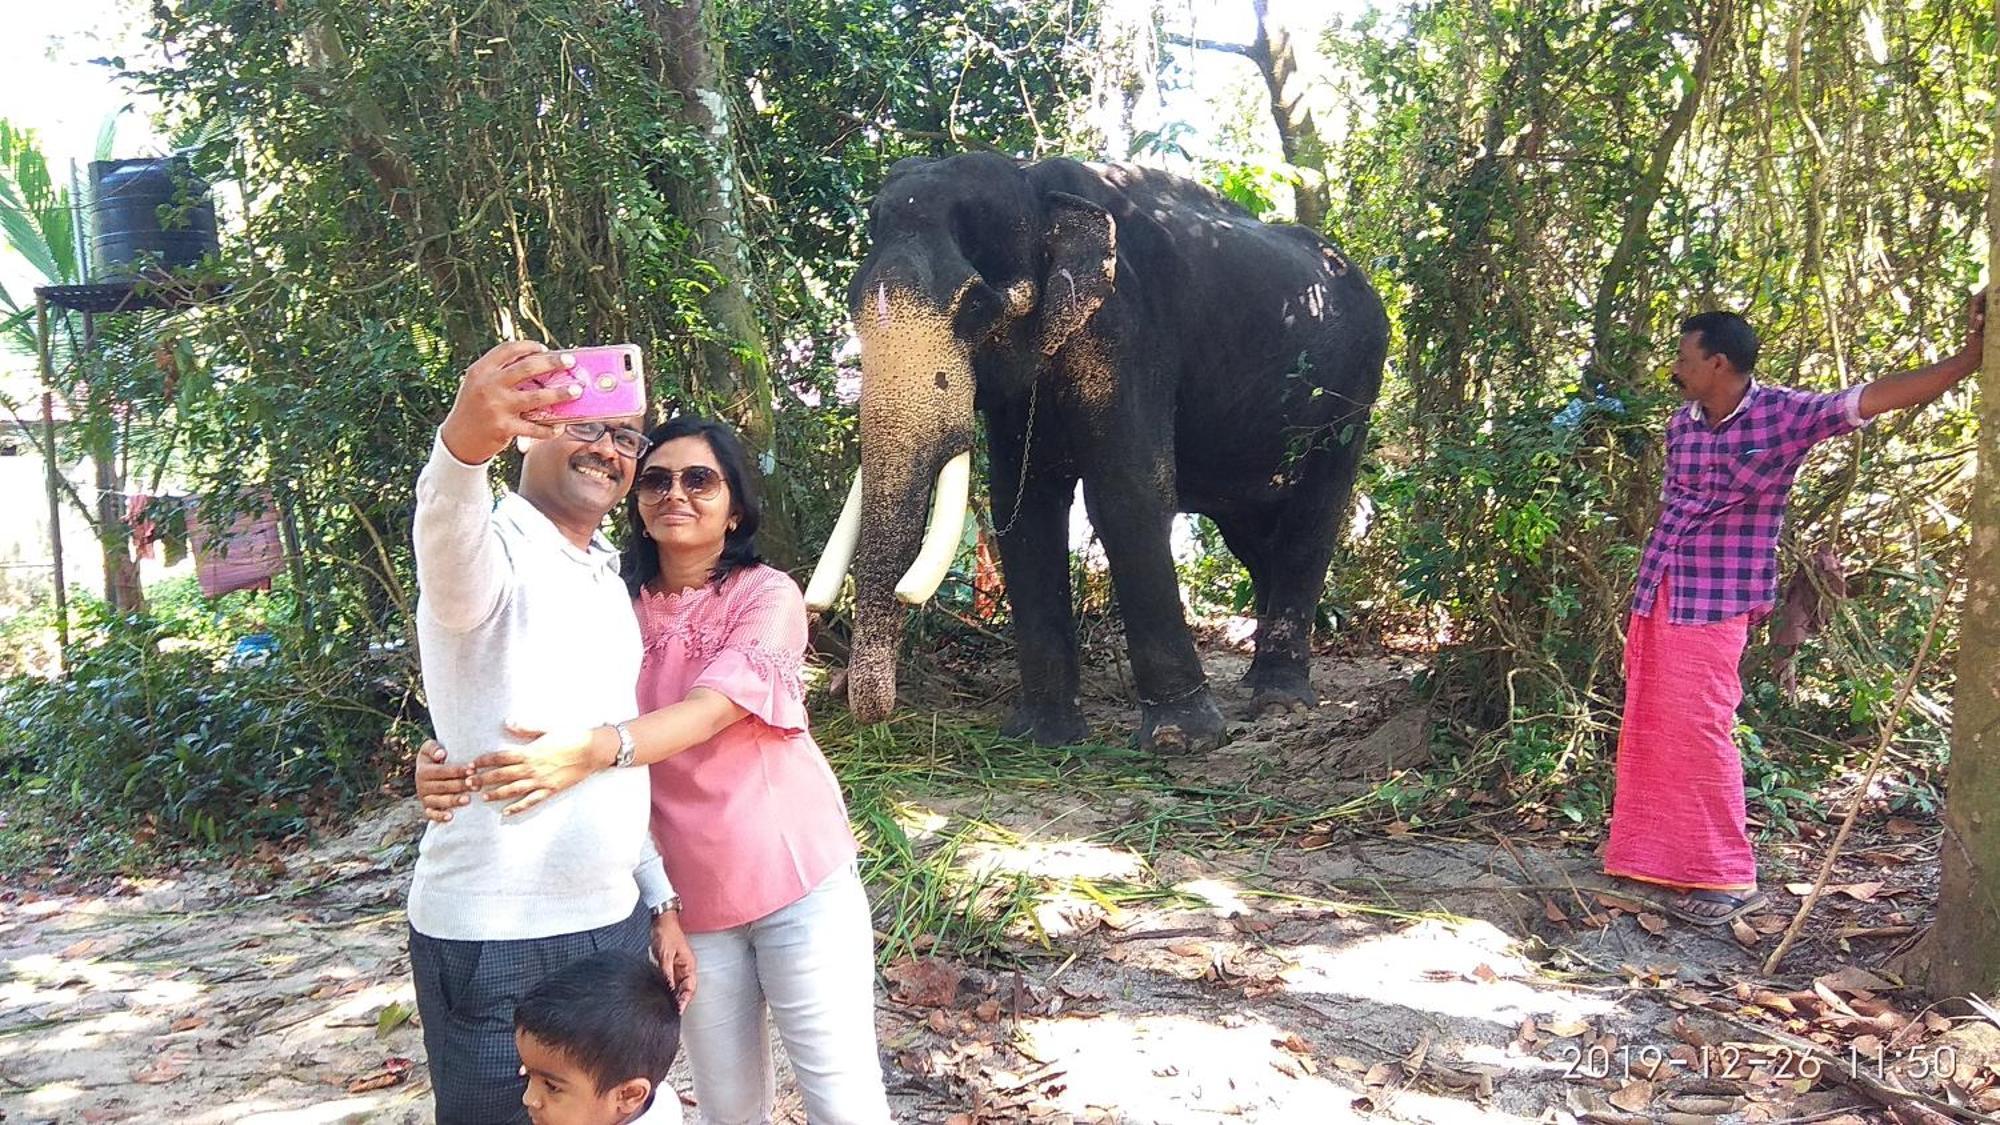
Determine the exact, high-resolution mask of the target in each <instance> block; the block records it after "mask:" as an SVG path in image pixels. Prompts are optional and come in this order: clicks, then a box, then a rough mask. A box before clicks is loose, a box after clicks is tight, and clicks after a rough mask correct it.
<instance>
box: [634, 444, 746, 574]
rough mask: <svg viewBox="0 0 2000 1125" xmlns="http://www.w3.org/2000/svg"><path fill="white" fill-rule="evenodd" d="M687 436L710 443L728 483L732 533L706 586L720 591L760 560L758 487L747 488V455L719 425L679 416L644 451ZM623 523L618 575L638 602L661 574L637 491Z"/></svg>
mask: <svg viewBox="0 0 2000 1125" xmlns="http://www.w3.org/2000/svg"><path fill="white" fill-rule="evenodd" d="M685 437H698V438H701V439H702V440H704V441H706V442H708V448H709V451H710V452H712V453H714V454H715V463H716V464H717V465H719V466H721V467H722V477H723V479H724V480H726V481H728V482H729V511H730V514H731V515H733V516H735V517H736V528H735V530H733V531H731V532H729V534H727V535H725V536H724V537H723V539H722V558H720V559H718V560H717V561H716V564H715V569H714V570H713V571H710V572H709V575H708V580H709V582H710V583H712V584H713V585H716V586H720V585H722V583H723V582H724V581H725V580H727V579H728V577H729V576H730V575H732V574H735V573H736V572H737V571H739V570H745V569H748V568H749V567H753V566H756V565H757V564H759V563H761V562H763V561H764V558H763V556H761V555H759V554H758V553H757V525H758V524H759V523H761V522H762V520H763V506H762V505H760V504H758V503H757V488H756V486H755V485H754V484H752V483H751V479H750V457H749V454H747V453H745V452H744V450H743V442H742V441H741V440H740V439H738V438H737V436H736V431H734V430H732V429H730V428H729V427H728V426H726V425H724V424H722V423H721V422H716V421H712V420H710V419H708V418H699V417H696V416H694V415H692V414H677V415H675V416H674V417H672V418H669V419H667V420H666V421H664V422H662V423H660V424H659V425H657V426H654V427H653V428H652V429H651V430H648V431H647V432H646V440H647V441H649V442H651V443H652V444H651V445H650V446H648V447H647V448H648V452H649V454H650V451H651V450H654V449H658V448H659V447H660V446H663V445H665V444H667V443H668V442H670V441H675V440H678V439H680V438H685ZM639 463H640V464H641V465H644V464H645V458H643V457H642V458H640V460H639ZM635 475H636V474H635ZM625 524H626V526H625V550H624V553H623V557H622V558H621V559H620V562H619V566H618V573H619V576H620V577H622V578H624V579H625V588H626V589H627V590H629V591H631V593H632V596H633V597H635V598H636V597H638V596H639V591H640V590H641V589H643V588H645V586H646V584H647V583H649V582H651V581H652V580H653V579H655V578H657V577H659V574H660V545H659V544H657V543H655V542H653V541H652V540H651V539H650V538H648V537H647V536H646V521H645V520H644V519H643V518H642V517H641V516H640V515H639V490H638V489H637V488H634V489H633V490H632V491H631V492H629V493H627V494H626V496H625Z"/></svg>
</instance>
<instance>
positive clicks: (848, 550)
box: [806, 469, 861, 611]
mask: <svg viewBox="0 0 2000 1125" xmlns="http://www.w3.org/2000/svg"><path fill="white" fill-rule="evenodd" d="M860 538H861V470H859V469H856V470H855V471H854V485H853V487H851V488H849V489H848V490H847V503H845V504H843V505H841V507H840V519H839V520H837V521H835V523H834V525H833V534H831V535H829V536H827V537H826V550H824V551H822V552H820V556H819V564H818V565H817V566H815V567H813V573H812V581H810V582H808V583H806V608H807V609H810V610H814V611H819V610H828V609H832V608H833V603H835V602H837V601H839V600H840V588H841V586H842V584H844V583H845V582H846V581H847V568H848V567H849V566H851V565H853V563H854V546H855V543H856V542H857V541H858V540H859V539H860Z"/></svg>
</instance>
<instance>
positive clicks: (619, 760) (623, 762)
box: [611, 723, 638, 770]
mask: <svg viewBox="0 0 2000 1125" xmlns="http://www.w3.org/2000/svg"><path fill="white" fill-rule="evenodd" d="M611 729H612V730H613V731H616V732H617V734H618V756H617V757H616V758H613V759H612V760H611V764H612V765H613V766H614V767H616V768H618V769H621V770H622V769H624V768H625V767H626V766H629V765H631V764H632V755H633V753H634V752H636V751H637V750H638V746H637V745H636V744H634V743H633V741H632V731H631V729H630V728H628V727H627V726H626V725H625V724H624V723H613V724H611Z"/></svg>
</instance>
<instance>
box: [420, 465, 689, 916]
mask: <svg viewBox="0 0 2000 1125" xmlns="http://www.w3.org/2000/svg"><path fill="white" fill-rule="evenodd" d="M415 537H416V554H417V588H418V591H419V596H418V598H417V642H418V648H419V651H420V656H421V658H422V661H423V676H424V690H425V693H426V694H427V696H428V697H429V704H430V713H431V722H432V723H433V725H434V726H435V727H436V730H437V739H438V741H439V742H441V743H443V744H444V747H445V752H446V754H447V755H448V756H449V760H451V761H453V762H467V761H471V760H472V759H473V758H476V757H478V756H479V755H481V754H484V753H487V752H489V751H492V750H495V749H498V748H500V747H502V746H505V745H508V744H510V743H511V742H512V740H511V739H509V738H508V737H507V735H506V734H505V733H504V731H503V727H504V726H505V725H506V724H507V723H510V722H511V723H512V724H513V725H515V726H517V727H521V728H525V729H528V730H538V731H556V730H572V729H575V728H577V727H589V726H598V725H601V724H604V723H613V722H619V721H621V720H624V719H630V718H632V717H634V716H635V715H637V714H638V703H637V693H636V691H635V685H636V684H637V683H638V679H639V657H640V648H639V626H638V621H637V619H636V618H635V617H634V616H633V613H632V601H631V598H630V597H629V596H627V594H626V592H625V586H624V584H623V583H622V582H621V581H619V578H618V567H617V556H616V555H615V554H613V553H612V551H611V549H610V547H609V546H608V545H607V544H605V543H604V541H603V540H602V539H598V540H594V541H593V542H592V543H591V545H590V548H589V549H588V550H582V549H579V548H578V547H577V546H576V545H575V544H573V543H571V542H570V541H569V540H568V539H566V538H564V537H563V534H562V533H561V532H560V531H558V530H557V529H556V526H555V525H554V524H552V523H550V522H549V520H548V517H546V516H544V515H542V513H541V512H540V511H539V510H538V509H537V508H536V507H535V506H534V505H533V504H530V503H528V502H527V501H526V500H524V499H522V498H521V497H520V496H518V495H516V494H514V493H511V492H510V493H507V494H506V495H505V496H504V497H503V498H502V499H501V500H500V502H499V503H498V504H495V503H494V501H493V491H492V486H491V485H490V484H489V483H488V481H487V476H486V466H485V465H467V464H465V463H464V462H461V461H460V460H458V459H457V458H456V457H453V456H452V455H451V451H450V450H448V449H446V448H445V446H444V442H443V440H442V439H439V440H438V441H437V442H436V443H435V444H434V445H433V446H432V447H431V457H430V462H429V463H428V464H427V465H425V466H424V471H423V473H422V475H420V476H419V477H418V478H417V515H416V528H415ZM508 803H509V802H504V801H491V802H489V801H486V800H484V799H482V798H481V797H480V796H479V795H478V794H476V793H475V794H473V795H472V801H471V803H469V804H467V805H466V806H465V807H463V808H460V809H456V810H454V811H453V813H452V818H451V820H450V821H448V822H445V823H442V824H440V823H432V824H430V825H428V826H427V827H426V828H425V830H424V838H423V841H422V843H421V844H420V845H419V848H418V852H417V869H416V877H415V878H414V880H412V882H411V884H410V910H409V913H410V925H411V926H412V927H414V928H415V929H416V930H417V932H419V933H422V934H424V935H426V936H429V937H433V938H443V939H446V940H452V941H504V940H517V939H521V938H538V937H549V936H551V935H555V934H568V933H577V932H579V931H582V930H590V929H595V928H597V927H599V926H608V925H610V924H612V923H614V922H619V921H622V920H624V919H625V918H626V917H627V916H629V915H630V914H631V913H632V909H633V906H634V904H635V903H636V902H637V901H638V900H639V898H640V897H641V896H642V895H643V897H644V900H645V902H646V904H647V905H649V906H651V905H655V904H657V903H660V902H664V901H666V899H667V898H668V896H669V895H671V894H672V893H673V892H672V888H671V887H670V886H669V885H668V883H667V875H666V871H665V869H664V868H662V867H661V865H660V856H659V853H658V851H656V850H655V849H654V847H653V839H652V834H651V832H650V831H649V830H648V827H647V821H648V818H649V816H650V815H651V812H652V802H651V794H650V786H649V784H648V780H647V772H646V770H644V769H613V770H604V771H601V772H599V773H596V774H593V775H591V776H590V777H589V778H588V779H586V780H584V781H582V782H580V783H578V784H577V785H575V786H572V787H571V788H569V789H567V790H564V791H563V792H561V793H559V794H557V795H556V796H554V797H553V798H550V799H549V800H547V801H544V802H543V803H542V804H540V805H538V806H536V807H535V808H533V809H531V810H529V811H528V812H525V813H517V814H515V815H513V816H510V817H502V816H501V815H500V810H501V809H502V808H504V807H506V805H507V804H508Z"/></svg>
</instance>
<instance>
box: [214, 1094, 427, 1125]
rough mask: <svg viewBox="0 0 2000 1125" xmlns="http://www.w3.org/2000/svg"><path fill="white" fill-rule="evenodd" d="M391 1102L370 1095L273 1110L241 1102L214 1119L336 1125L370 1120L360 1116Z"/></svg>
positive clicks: (241, 1124)
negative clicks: (337, 1124)
mask: <svg viewBox="0 0 2000 1125" xmlns="http://www.w3.org/2000/svg"><path fill="white" fill-rule="evenodd" d="M388 1102H389V1099H388V1098H384V1097H381V1096H377V1095H369V1096H366V1097H359V1098H336V1099H334V1100H333V1101H330V1102H318V1103H316V1104H314V1105H308V1106H299V1107H296V1108H293V1109H274V1108H270V1103H269V1102H264V1101H258V1102H250V1103H248V1104H243V1103H238V1104H236V1105H232V1106H228V1107H225V1108H224V1110H223V1111H222V1112H223V1116H220V1117H216V1118H214V1120H215V1121H216V1122H218V1123H220V1122H224V1121H227V1122H231V1123H233V1125H336V1123H343V1122H348V1121H361V1120H366V1118H363V1117H362V1116H360V1115H362V1114H370V1113H374V1112H376V1111H378V1110H381V1109H383V1108H384V1107H385V1106H387V1105H388ZM197 1120H198V1121H199V1120H201V1119H197Z"/></svg>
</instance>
